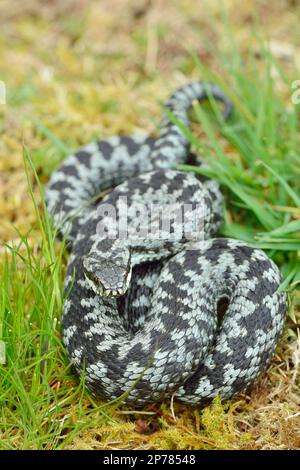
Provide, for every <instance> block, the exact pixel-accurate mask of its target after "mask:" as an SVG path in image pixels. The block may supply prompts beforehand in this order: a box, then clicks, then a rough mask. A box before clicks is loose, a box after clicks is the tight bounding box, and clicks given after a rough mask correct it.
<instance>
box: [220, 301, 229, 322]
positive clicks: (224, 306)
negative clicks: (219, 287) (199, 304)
mask: <svg viewBox="0 0 300 470" xmlns="http://www.w3.org/2000/svg"><path fill="white" fill-rule="evenodd" d="M228 307H229V297H227V296H225V295H223V296H222V297H220V298H219V299H218V301H217V317H218V325H220V324H221V323H222V321H223V318H224V315H225V313H226V311H227V309H228Z"/></svg>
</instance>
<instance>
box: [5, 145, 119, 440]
mask: <svg viewBox="0 0 300 470" xmlns="http://www.w3.org/2000/svg"><path fill="white" fill-rule="evenodd" d="M24 165H25V172H26V175H27V180H28V187H29V193H30V196H31V198H32V203H33V206H34V211H35V215H36V219H37V223H38V228H39V233H40V236H41V238H40V239H39V240H36V245H35V248H34V249H33V248H32V247H31V246H30V245H29V243H28V238H27V237H26V236H23V235H22V234H20V233H19V237H20V240H21V241H20V243H19V245H18V246H9V247H7V248H8V251H7V253H6V256H5V259H4V262H3V265H2V267H1V281H0V285H1V296H0V333H1V335H0V336H1V337H0V339H1V343H2V346H3V345H5V349H4V348H3V354H2V361H1V362H2V363H1V364H0V436H1V440H0V449H13V448H17V449H54V448H55V449H56V448H61V447H63V446H65V445H67V443H68V442H69V441H71V440H72V437H73V436H74V435H77V434H78V433H79V432H81V431H83V430H85V429H87V428H88V427H90V426H93V425H95V424H96V423H97V424H99V423H107V422H108V421H113V420H112V418H111V417H110V416H109V414H107V412H106V411H104V410H101V409H100V408H99V406H98V405H96V404H95V403H94V401H93V400H92V398H91V397H89V396H88V394H87V393H85V392H84V386H83V383H79V384H77V383H76V382H74V377H73V376H72V374H71V372H70V365H69V363H68V361H67V359H66V356H65V351H64V348H63V347H62V343H61V339H60V312H61V308H62V304H63V300H64V299H63V293H62V285H63V267H64V258H63V253H64V244H63V243H61V244H60V245H57V244H56V243H55V237H56V230H55V229H54V227H53V226H52V223H51V220H50V219H49V217H48V215H47V212H46V209H45V202H44V199H43V193H42V188H41V186H40V185H39V182H38V178H37V174H36V172H35V170H34V167H33V165H32V161H31V159H30V156H29V154H28V152H27V151H26V150H25V154H24ZM29 172H31V173H33V174H34V176H35V179H36V181H37V182H38V185H39V190H40V196H41V201H42V202H41V207H39V206H38V205H37V202H36V199H35V197H34V194H33V187H32V182H31V178H30V174H29ZM74 403H76V408H74V406H73V405H74ZM83 416H84V417H85V419H84V420H83V419H82V417H83ZM88 417H89V418H88Z"/></svg>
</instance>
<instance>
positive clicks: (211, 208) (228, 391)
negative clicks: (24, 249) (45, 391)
mask: <svg viewBox="0 0 300 470" xmlns="http://www.w3.org/2000/svg"><path fill="white" fill-rule="evenodd" d="M208 95H212V96H213V97H214V98H215V99H217V100H219V101H221V102H223V104H224V105H225V110H224V117H225V118H226V117H227V116H228V115H229V113H230V111H231V105H230V102H229V101H228V99H227V98H226V97H225V96H224V95H223V94H222V92H221V91H220V90H219V89H218V88H217V87H216V86H214V85H203V84H202V83H200V82H194V83H190V84H188V85H186V86H185V87H183V88H181V89H179V90H177V91H176V92H175V93H174V94H173V95H172V96H171V97H170V99H169V100H168V101H167V103H166V107H167V108H168V109H169V111H171V112H172V113H173V115H175V117H176V118H177V119H179V120H180V121H181V122H183V123H184V124H185V125H187V126H188V125H189V121H188V117H187V111H188V109H189V108H190V107H191V104H192V101H193V100H199V101H201V100H203V99H206V98H207V97H208ZM194 158H195V157H194V156H193V155H192V154H190V153H189V144H188V141H187V139H186V138H185V136H184V134H183V133H182V131H181V130H180V129H179V128H178V127H177V126H176V125H174V124H173V123H172V122H171V121H170V120H169V118H168V117H167V116H165V117H164V119H163V121H162V124H161V129H160V135H159V137H158V139H156V140H155V139H153V138H150V137H144V136H131V137H112V138H108V139H106V140H102V141H99V142H96V143H92V144H89V145H87V146H86V147H84V148H82V149H81V150H80V151H79V152H77V153H76V154H74V155H71V156H70V157H68V158H67V159H66V160H65V161H64V162H63V164H62V165H61V167H60V168H59V169H58V170H57V171H56V172H55V173H54V174H53V175H52V178H51V180H50V182H49V184H48V186H47V190H46V202H47V207H48V210H49V212H51V213H53V214H54V219H55V222H56V223H57V224H58V225H59V228H60V232H61V233H62V234H65V235H66V239H67V241H68V244H69V248H70V250H71V254H70V257H69V262H68V269H67V274H66V279H65V289H66V291H67V292H68V291H69V290H70V294H69V296H68V298H67V300H66V302H65V305H64V309H63V340H64V343H65V345H66V348H67V350H68V354H69V357H70V360H71V362H72V364H73V365H74V367H75V370H76V371H77V373H78V374H79V375H80V374H82V371H83V370H84V374H85V383H86V385H87V387H88V388H89V389H90V390H91V391H92V392H93V393H95V394H97V395H100V396H101V397H103V398H105V399H109V400H110V399H114V398H117V397H119V396H120V395H122V394H124V393H126V392H127V393H126V395H125V399H124V400H125V402H126V403H130V404H134V405H136V406H141V405H143V404H144V403H147V402H154V401H159V400H162V399H164V398H166V397H168V396H171V395H172V394H174V395H175V397H177V398H178V399H179V400H181V401H183V402H186V403H192V404H197V403H205V402H206V401H207V400H210V399H211V398H213V397H215V396H216V395H219V394H220V395H221V396H222V397H224V398H228V397H231V396H233V395H234V394H235V393H237V392H238V391H240V390H242V389H244V388H245V387H246V386H247V385H248V384H249V383H251V382H252V381H253V380H254V379H255V378H256V377H257V376H258V375H259V374H260V372H261V371H262V370H263V369H264V368H265V367H266V365H267V363H268V361H269V359H270V358H271V356H272V354H273V352H274V349H275V346H276V344H277V340H278V337H279V335H280V333H281V331H282V328H283V324H284V317H285V312H286V297H285V294H284V293H282V292H278V291H277V289H278V286H279V284H280V274H279V271H278V269H277V267H276V266H275V264H274V263H273V262H272V261H271V260H270V259H269V258H268V257H267V256H266V255H265V254H264V253H263V252H262V251H260V250H257V249H254V248H251V247H250V246H248V245H247V244H246V243H244V242H241V241H238V240H232V239H224V238H213V237H215V235H216V233H217V230H218V228H219V226H220V224H221V223H222V219H223V208H222V207H223V206H222V204H223V199H222V195H221V192H220V189H219V186H218V184H217V183H216V182H215V181H212V180H209V179H205V178H197V177H196V176H194V175H193V174H191V173H190V174H188V173H184V172H181V171H177V170H175V165H176V164H177V163H180V162H184V161H189V160H193V159H194ZM198 163H199V162H198ZM200 164H201V163H200ZM109 188H114V189H113V190H112V191H111V192H110V193H109V194H108V196H106V198H105V199H104V200H103V201H102V202H101V203H100V205H99V206H98V209H97V208H96V207H95V206H92V207H85V208H84V209H82V210H81V211H79V212H78V208H80V207H82V206H83V204H84V203H86V202H88V201H89V200H91V198H93V197H95V195H97V194H99V193H100V192H101V191H103V190H106V189H109ZM122 197H126V204H127V209H128V211H127V214H128V233H129V236H127V238H124V239H122V240H121V239H120V237H119V238H118V236H117V232H116V233H113V236H108V235H107V232H101V234H99V225H98V224H99V221H100V222H101V224H102V225H101V226H106V227H109V228H110V229H112V231H113V232H114V231H115V230H116V229H115V227H114V224H113V222H114V221H113V219H112V218H111V215H107V213H104V211H101V209H103V208H104V207H113V208H114V209H115V210H116V212H115V214H117V217H120V215H121V214H122V210H123V206H122V204H123V199H122ZM140 203H142V204H143V205H144V207H146V209H150V208H152V207H153V206H154V205H155V204H158V205H159V206H164V205H168V204H179V205H181V206H182V205H184V204H189V207H190V210H191V213H192V212H193V210H195V208H197V207H201V208H202V209H203V212H202V217H203V226H202V238H201V239H190V238H189V237H188V236H187V233H188V232H189V230H190V229H191V222H190V220H191V219H188V221H187V222H182V224H181V228H182V232H181V236H180V237H179V238H178V237H177V238H176V237H173V238H172V237H169V238H165V237H158V238H155V237H154V239H149V237H147V236H142V237H141V236H140V237H136V238H135V237H134V236H133V231H132V232H131V228H132V227H135V222H136V207H137V206H138V205H139V204H140ZM104 205H105V206H104ZM99 209H100V211H99ZM201 220H202V219H201ZM112 227H113V228H112ZM135 228H136V227H135ZM142 228H143V227H142ZM144 228H145V227H144ZM177 228H178V227H177ZM175 229H176V226H175V224H173V225H172V226H171V229H170V234H171V235H172V234H174V233H175V231H176V230H175ZM170 234H169V235H170ZM110 235H111V234H110ZM74 273H75V274H74ZM73 274H74V276H73ZM71 287H72V288H71ZM221 303H223V304H224V303H225V304H226V307H227V308H226V312H225V314H224V316H223V318H220V315H219V314H218V312H219V311H220V304H221Z"/></svg>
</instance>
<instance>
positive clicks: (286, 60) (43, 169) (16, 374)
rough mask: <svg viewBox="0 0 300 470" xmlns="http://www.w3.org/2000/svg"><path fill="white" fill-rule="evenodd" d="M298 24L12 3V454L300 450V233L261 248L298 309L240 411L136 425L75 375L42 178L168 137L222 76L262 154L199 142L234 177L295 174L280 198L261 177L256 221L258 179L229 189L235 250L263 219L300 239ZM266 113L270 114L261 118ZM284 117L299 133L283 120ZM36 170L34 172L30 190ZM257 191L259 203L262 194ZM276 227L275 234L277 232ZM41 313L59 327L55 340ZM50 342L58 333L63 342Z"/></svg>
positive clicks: (89, 4) (5, 67) (5, 108)
mask: <svg viewBox="0 0 300 470" xmlns="http://www.w3.org/2000/svg"><path fill="white" fill-rule="evenodd" d="M299 15H300V9H299V6H298V2H295V1H292V0H290V1H288V0H285V1H283V0H281V1H280V0H278V1H277V2H273V4H270V2H267V1H264V0H253V1H250V0H249V1H245V2H239V1H237V0H228V1H226V2H220V1H214V0H210V1H208V0H207V1H205V0H203V1H199V2H195V1H193V0H174V1H170V2H166V1H163V0H161V1H160V0H157V1H154V0H153V1H134V0H132V1H130V0H109V1H108V0H101V1H87V0H68V1H65V2H59V1H58V0H52V1H51V2H50V1H49V2H41V1H38V0H26V1H24V2H22V5H21V4H19V3H18V2H15V3H12V2H9V1H8V0H2V2H1V3H0V25H1V31H2V34H1V38H0V57H1V60H0V80H2V81H3V82H4V83H5V84H6V94H7V103H6V104H5V105H1V104H0V132H1V139H0V171H1V172H0V183H1V184H0V241H1V242H3V243H2V245H1V248H0V250H1V257H2V258H1V259H3V266H2V268H1V272H2V289H1V292H2V294H1V295H2V298H1V309H0V340H1V336H2V335H3V338H4V339H5V341H6V343H7V344H8V349H7V358H6V362H7V363H6V364H3V365H2V366H1V365H0V379H1V381H0V404H1V408H0V438H1V439H0V448H5V449H6V448H19V449H20V448H50V449H54V448H67V449H205V448H209V449H220V448H226V449H227V448H230V449H231V448H232V449H291V448H292V449H296V448H297V449H300V411H299V410H300V392H299V363H300V336H299V329H298V324H299V318H300V317H299V310H298V307H299V292H298V291H297V285H298V280H299V269H300V268H299V261H298V258H297V254H298V253H299V249H300V247H299V228H300V227H299V226H297V227H298V229H297V230H294V231H290V232H289V231H288V232H287V233H288V234H289V236H290V238H288V239H287V235H286V234H285V235H286V236H285V238H280V243H281V245H279V244H278V243H279V242H278V237H279V233H278V232H277V238H276V240H275V238H274V237H273V238H272V239H271V242H270V239H268V240H267V241H266V240H265V239H264V240H263V241H262V240H261V241H260V243H264V246H262V248H266V249H269V250H270V249H273V248H274V246H275V245H274V243H277V246H276V247H275V252H272V253H271V255H272V256H273V257H274V259H275V260H276V261H277V262H278V264H279V265H280V267H281V268H282V271H283V274H284V275H285V277H286V278H287V281H288V282H287V285H288V286H289V291H290V301H291V307H290V311H289V317H288V321H287V326H286V328H285V332H284V335H283V337H282V339H281V341H280V344H279V346H278V348H277V350H276V354H275V356H274V359H273V361H272V364H271V365H270V367H269V369H268V371H267V373H266V374H264V375H263V376H262V377H261V378H260V379H259V380H258V381H257V382H256V383H255V385H254V386H253V387H251V388H250V389H249V390H248V391H247V392H246V393H244V394H241V395H240V396H238V397H237V398H235V399H234V400H232V401H231V402H230V403H227V404H226V405H223V404H221V403H220V402H219V401H218V400H217V401H216V402H215V403H213V404H212V405H211V406H210V407H207V408H206V409H204V410H201V409H198V408H190V407H186V406H183V405H180V404H175V405H174V407H173V406H171V404H170V403H168V402H166V403H164V404H163V405H159V406H157V407H153V406H152V407H148V408H145V409H144V410H142V411H139V412H135V411H133V410H130V409H126V408H122V407H121V408H120V407H117V406H115V405H105V404H103V403H101V402H98V401H96V402H95V400H94V399H93V398H92V397H90V396H89V395H88V394H87V393H86V392H85V390H84V387H83V386H82V384H79V385H78V383H77V381H76V379H75V378H74V377H73V375H72V374H71V372H70V371H69V369H68V362H67V359H66V357H65V354H64V349H63V347H62V345H61V343H60V328H59V325H60V324H59V314H60V309H59V307H60V305H61V290H60V289H61V284H62V275H63V270H64V265H65V255H63V253H62V251H61V248H60V246H59V245H58V244H55V247H54V246H53V243H52V241H53V240H52V239H51V237H50V236H49V230H50V229H49V227H48V228H47V226H46V227H45V223H44V222H43V221H40V220H39V217H38V214H39V213H42V212H43V207H42V202H41V193H40V190H39V187H38V184H37V183H36V178H35V176H34V171H33V167H34V168H35V169H36V171H37V176H38V177H39V180H40V181H41V183H42V185H43V184H44V183H46V181H47V179H48V177H49V174H50V173H51V172H52V171H53V170H54V168H55V167H56V166H57V164H58V163H59V161H61V159H62V158H63V157H64V156H66V155H67V154H68V153H70V152H71V151H72V150H73V149H76V148H78V147H79V146H80V145H82V144H85V143H87V142H89V141H90V140H93V139H95V138H100V137H104V136H110V135H114V134H130V133H134V132H147V133H153V134H155V132H156V130H157V126H158V123H159V116H160V113H161V107H160V106H161V101H162V100H163V99H165V98H166V97H167V96H168V94H169V93H170V92H171V91H173V90H174V88H175V87H177V86H178V85H181V84H184V83H186V82H187V81H188V80H190V79H192V78H193V79H198V78H203V77H202V76H201V75H202V74H203V75H205V73H206V72H205V71H207V70H209V71H211V72H212V73H213V74H214V75H213V76H214V77H215V78H216V79H217V80H218V81H219V83H221V84H222V85H224V86H226V85H227V89H226V91H227V92H228V93H231V98H232V99H234V101H235V105H236V107H237V111H238V113H240V115H241V116H243V117H244V119H245V122H246V121H247V122H248V125H249V128H247V127H245V129H246V131H247V129H248V130H249V129H250V125H251V126H252V127H251V129H254V128H255V130H256V134H255V136H256V138H257V141H255V143H256V144H257V145H256V148H255V149H252V148H251V149H250V150H249V151H248V150H247V148H246V145H245V148H244V147H243V142H244V141H245V139H247V138H248V140H249V139H250V140H249V142H250V147H251V145H252V144H253V147H254V141H253V140H251V138H250V137H251V135H252V134H250V130H249V133H248V136H247V135H246V134H247V132H246V131H245V138H244V139H242V140H241V141H239V140H238V139H234V135H233V134H232V135H231V138H229V139H226V133H225V135H224V134H223V135H222V136H221V135H218V136H217V137H218V141H220V142H221V144H222V148H219V147H217V145H219V144H216V142H214V141H213V140H212V139H209V136H210V131H211V128H210V127H209V126H208V123H207V122H206V121H205V120H204V122H202V124H203V128H201V126H199V124H198V126H194V127H195V133H196V135H197V136H198V137H199V139H202V140H203V141H204V142H205V145H206V146H207V148H208V149H210V150H211V152H212V153H213V154H216V158H218V155H220V154H222V155H223V153H222V152H224V155H226V158H228V160H226V161H227V162H233V163H235V162H237V161H239V160H238V159H239V158H240V156H241V155H242V156H243V155H244V154H247V152H248V153H249V155H250V154H251V152H253V153H254V151H255V150H256V149H257V155H256V157H257V159H259V158H262V160H264V156H263V155H264V152H266V153H268V154H270V155H272V156H273V157H274V160H273V161H274V162H277V163H278V162H279V163H280V164H279V163H278V165H277V166H276V167H275V169H277V173H276V175H277V176H278V173H280V174H284V175H285V174H287V175H286V178H285V182H286V184H284V182H283V183H282V181H280V180H279V179H278V177H277V176H276V178H277V180H276V181H277V183H278V181H279V183H280V184H279V186H280V188H281V189H278V188H279V186H276V184H277V183H276V182H274V181H275V180H274V179H273V180H272V181H271V179H268V178H266V177H265V175H264V174H261V173H259V172H257V173H255V174H257V175H258V181H259V182H261V186H262V187H263V188H264V189H263V192H261V197H262V199H261V201H264V200H263V198H264V197H265V198H266V201H267V202H266V205H264V202H263V203H262V204H261V206H259V209H257V210H256V207H257V206H255V205H254V200H249V197H247V198H246V196H245V193H243V194H242V193H241V188H242V187H241V186H237V184H239V181H240V180H241V181H243V184H244V183H245V182H246V181H247V178H246V177H248V180H249V178H250V180H249V181H250V182H249V185H250V186H251V185H252V184H254V183H253V179H254V178H253V174H254V173H253V172H252V173H251V171H254V170H253V168H254V166H253V168H252V167H251V165H250V164H249V166H247V165H246V164H245V167H244V169H245V177H244V176H241V175H237V180H236V181H234V182H233V183H232V184H230V181H229V180H227V179H226V177H225V176H222V175H221V176H220V175H216V177H218V178H219V179H220V181H221V183H222V184H223V185H224V190H225V193H226V195H227V202H228V213H227V220H228V221H229V223H228V225H227V229H225V231H224V234H227V235H228V234H229V235H230V236H233V235H234V234H235V233H234V229H233V227H235V225H234V224H233V223H240V226H239V227H240V230H242V228H241V227H243V226H245V227H249V226H250V225H251V224H252V222H253V220H254V219H252V215H250V212H251V211H252V212H251V214H252V213H254V214H255V217H257V218H258V219H260V222H259V223H260V226H259V227H260V229H262V228H264V229H266V228H268V230H269V233H270V230H271V229H273V230H274V227H275V228H276V227H277V226H276V225H275V226H272V223H271V222H272V220H273V219H272V220H271V219H270V218H271V215H272V214H271V212H272V210H274V211H278V212H276V213H274V214H275V215H274V214H273V215H274V218H275V219H276V217H277V219H276V220H279V215H278V214H280V216H281V215H282V213H283V216H282V217H283V218H282V219H281V223H280V224H278V226H280V225H282V224H289V223H291V222H295V223H299V220H300V206H299V200H298V199H297V192H299V184H298V182H296V179H298V181H299V170H297V168H299V153H298V154H297V149H299V124H298V123H299V119H298V120H297V119H296V118H297V117H298V116H299V115H298V114H297V113H298V111H295V110H294V108H295V106H296V105H295V104H293V103H292V102H291V99H290V95H291V87H290V86H289V84H291V83H292V81H293V80H297V79H300V76H299V73H300V72H299V73H298V75H297V70H299V68H300V62H299V56H297V54H296V46H297V45H298V44H299V39H300V37H299V36H300V32H299V27H298V26H299ZM232 37H234V43H233V42H232ZM262 37H263V39H261V38H262ZM265 40H266V42H267V43H268V53H267V54H266V51H265V50H264V48H263V44H265V43H264V41H265ZM268 54H270V55H272V62H271V66H270V68H269V70H268V77H269V80H272V83H273V85H274V86H273V88H272V90H271V91H270V90H269V87H268V85H267V86H266V87H265V83H267V82H264V81H263V78H262V79H261V80H262V81H261V82H260V76H261V77H264V76H265V75H264V74H265V69H266V68H267V66H266V64H270V61H269V59H268V58H266V57H267V55H268ZM195 57H196V59H198V60H199V61H200V62H201V64H202V65H203V67H204V69H203V70H202V68H201V67H202V66H200V65H199V64H198V65H197V63H196V62H197V60H196V62H195ZM297 61H298V62H297ZM277 64H279V65H278V66H277ZM253 70H255V73H254V74H253ZM260 74H261V75H260ZM248 77H251V80H252V81H251V80H250V78H249V79H248ZM283 77H284V78H283ZM268 83H269V82H268ZM235 84H236V86H237V87H238V86H240V87H244V88H243V90H244V92H245V95H244V100H243V99H238V98H237V96H238V92H236V90H235V89H234V87H235ZM260 84H261V87H260ZM241 89H242V88H241ZM265 92H266V93H270V94H269V95H268V100H269V101H263V99H264V94H265ZM261 93H262V95H260V94H261ZM273 93H276V94H278V96H279V97H280V99H281V103H284V108H279V105H278V106H277V104H278V103H279V102H277V101H276V105H274V109H275V108H276V109H275V111H276V112H274V114H272V113H273V111H272V110H273V108H272V103H273V102H274V103H275V97H274V96H273ZM258 96H261V97H262V98H261V100H259V99H258V98H257V97H258ZM255 99H256V101H255ZM247 100H248V101H247ZM272 100H274V101H272ZM260 102H263V103H264V104H266V106H265V105H264V104H263V105H262V107H261V110H260V111H261V113H259V111H257V107H258V108H259V107H260ZM269 104H270V106H269ZM251 106H252V109H251ZM298 107H300V105H299V106H298ZM255 108H256V109H255ZM277 108H278V109H279V111H278V110H277ZM280 109H281V111H280ZM282 109H283V111H282ZM284 109H286V110H287V111H289V112H290V115H289V116H292V117H291V118H290V120H288V119H286V120H284V116H285V111H284ZM256 111H257V113H256ZM277 111H278V112H277ZM276 113H277V114H276ZM293 113H294V114H293ZM253 116H255V118H252V117H253ZM259 116H260V117H261V126H260V127H259V124H257V121H258V120H259ZM272 116H275V117H276V119H277V121H276V122H275V121H273V120H272V119H273V118H272ZM251 119H252V120H251ZM268 119H269V121H268ZM280 120H282V127H281V121H280ZM265 121H266V122H267V124H269V125H266V126H265ZM285 121H288V123H290V124H286V122H285ZM249 123H250V124H249ZM238 124H239V121H238V119H237V125H238ZM255 126H256V127H255ZM264 126H265V127H264ZM284 126H286V127H284ZM199 127H200V129H199ZM261 129H263V132H262V131H261ZM276 129H277V131H276ZM281 130H282V132H281ZM234 132H235V131H234ZM288 135H289V136H290V138H289V139H288V138H287V136H288ZM227 137H228V134H227ZM279 137H280V140H278V139H279ZM228 140H229V141H230V143H228ZM292 140H293V142H291V141H292ZM249 142H248V143H249ZM278 142H279V143H280V151H279V150H278V148H279V147H278V148H277V145H276V144H278ZM221 144H220V145H221ZM258 144H259V145H258ZM278 145H279V144H278ZM250 147H249V148H250ZM24 154H25V160H26V162H27V164H28V161H29V162H31V164H32V166H31V167H30V168H29V170H28V172H29V173H27V174H26V172H25V171H24V160H23V157H24ZM244 156H245V155H244ZM241 161H242V160H241ZM264 161H265V163H266V162H267V163H268V164H269V163H270V161H271V160H264ZM267 163H266V164H267ZM226 164H228V165H230V163H226ZM274 164H275V163H274ZM280 165H281V166H280ZM29 166H30V163H29ZM237 167H238V164H237ZM286 168H289V170H291V171H286ZM213 171H216V170H214V169H212V172H213ZM255 171H257V170H255ZM224 175H225V173H224ZM273 176H274V175H273ZM27 177H28V178H27ZM243 178H244V180H243ZM251 178H252V180H251ZM263 178H265V180H263ZM274 178H275V176H274ZM239 179H240V180H239ZM235 184H236V185H235ZM287 184H288V188H287ZM230 186H232V187H231V188H230ZM30 187H32V190H33V194H34V197H35V201H37V204H38V209H39V210H38V211H37V210H36V209H37V207H35V206H34V204H33V200H32V194H31V191H30ZM243 187H244V186H243ZM291 188H292V189H291ZM252 190H253V191H252V193H251V191H250V190H249V191H250V194H251V195H255V197H256V199H255V201H257V194H258V193H257V192H256V193H255V191H257V188H252ZM276 191H278V197H277V193H276ZM284 191H286V193H287V195H283V194H282V193H283V192H284ZM292 191H293V192H292ZM273 193H274V194H273ZM241 194H242V196H241ZM247 194H248V193H247ZM243 195H244V196H243ZM248 196H249V194H248ZM270 198H273V199H270ZM277 199H278V200H280V203H279V202H278V207H277V206H276V204H275V203H276V201H277ZM268 204H269V205H268ZM275 206H276V207H277V208H276V207H275ZM260 211H262V212H260ZM261 214H262V216H261V217H259V216H260V215H261ZM273 215H272V217H273ZM264 219H266V220H267V219H268V220H270V226H269V227H266V225H264V224H263V221H264ZM255 220H256V219H255ZM253 223H256V222H253ZM243 224H244V225H243ZM46 225H47V224H46ZM226 230H227V232H226ZM236 230H238V229H237V228H236ZM291 230H292V229H291ZM285 232H286V230H285ZM236 233H237V232H236ZM239 233H242V235H241V236H246V235H245V232H243V231H242V232H239ZM247 234H248V232H247ZM282 234H284V232H282V230H281V236H282ZM25 235H26V238H24V236H25ZM5 243H7V244H8V245H9V246H12V245H14V246H15V248H14V249H13V250H8V252H9V255H8V258H7V260H8V261H7V263H8V264H7V263H5V262H4V260H5V252H6V251H7V248H6V246H5ZM51 243H52V246H51V247H50V244H51ZM270 243H271V245H270ZM272 243H273V245H272ZM287 244H288V246H287ZM53 260H54V261H55V263H56V264H55V266H58V268H57V270H56V271H55V270H53V269H52V267H51V266H52V264H51V261H53ZM54 261H53V262H54ZM286 266H287V267H288V271H286V270H285V267H286ZM292 271H293V273H292ZM292 274H293V275H292ZM297 276H298V277H297ZM294 287H296V289H294ZM48 300H49V302H48ZM43 309H48V310H47V312H48V313H49V315H50V313H51V315H52V317H51V318H52V320H53V321H52V322H51V324H49V322H48V323H47V325H46V326H45V324H44V323H43V321H44V320H43V318H42V317H41V315H42V312H43ZM50 309H51V312H50ZM54 320H55V321H54ZM49 325H50V326H49ZM12 326H13V328H12ZM45 329H46V330H45ZM45 331H47V334H48V335H49V334H50V333H49V332H51V335H52V336H51V338H50V339H49V337H48V336H47V334H45ZM43 335H44V336H45V338H46V339H45V338H44V336H43ZM9 338H11V343H10V342H9ZM41 338H43V342H42V339H41ZM45 342H46V344H47V346H46V349H45ZM50 346H51V347H50ZM25 352H26V353H25ZM3 362H4V361H3ZM45 364H47V366H45ZM45 367H46V369H47V371H46V372H45ZM41 377H42V378H41Z"/></svg>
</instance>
